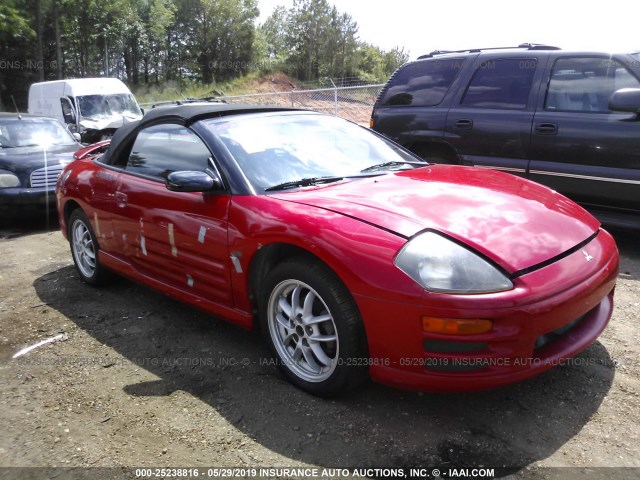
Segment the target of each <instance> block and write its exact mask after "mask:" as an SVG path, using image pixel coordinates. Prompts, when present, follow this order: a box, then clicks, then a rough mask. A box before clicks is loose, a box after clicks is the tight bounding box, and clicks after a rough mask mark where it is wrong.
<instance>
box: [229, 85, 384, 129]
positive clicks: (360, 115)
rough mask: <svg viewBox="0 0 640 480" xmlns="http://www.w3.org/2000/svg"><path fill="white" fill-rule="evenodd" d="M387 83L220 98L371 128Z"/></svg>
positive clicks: (230, 101) (231, 101)
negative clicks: (319, 114)
mask: <svg viewBox="0 0 640 480" xmlns="http://www.w3.org/2000/svg"><path fill="white" fill-rule="evenodd" d="M383 86H384V84H376V85H364V86H355V87H332V88H319V89H315V90H292V91H290V92H274V93H255V94H247V95H229V96H222V97H219V100H223V101H225V102H227V103H250V104H255V105H269V106H278V107H294V108H307V109H310V110H315V111H318V112H323V113H328V114H331V115H337V116H339V117H342V118H346V119H347V120H351V121H353V122H356V123H359V124H362V125H369V118H370V117H371V110H372V108H373V104H374V102H375V101H376V98H377V96H378V93H380V90H381V89H382V87H383Z"/></svg>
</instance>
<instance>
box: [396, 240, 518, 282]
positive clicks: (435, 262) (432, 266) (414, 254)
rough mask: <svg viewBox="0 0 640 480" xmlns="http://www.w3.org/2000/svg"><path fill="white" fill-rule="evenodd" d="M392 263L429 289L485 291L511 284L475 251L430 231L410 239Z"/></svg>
mask: <svg viewBox="0 0 640 480" xmlns="http://www.w3.org/2000/svg"><path fill="white" fill-rule="evenodd" d="M395 264H396V265H397V266H398V268H400V270H402V271H403V272H404V273H406V274H407V275H409V276H410V277H411V278H413V279H414V280H415V281H416V282H418V283H419V284H420V285H422V286H423V287H424V288H426V289H427V290H429V291H432V292H442V293H463V294H464V293H467V294H469V293H489V292H502V291H504V290H510V289H511V288H513V283H511V280H509V279H508V278H507V277H506V276H505V275H504V274H503V273H502V272H501V271H500V270H498V269H497V268H496V267H495V266H494V265H492V264H491V263H489V262H488V261H486V260H485V259H484V258H482V257H480V256H479V255H478V254H476V253H474V252H472V251H471V250H468V249H467V248H465V247H463V246H461V245H459V244H457V243H455V242H454V241H452V240H449V239H448V238H445V237H443V236H442V235H439V234H437V233H434V232H425V233H422V234H420V235H417V236H416V237H414V238H412V239H411V240H409V241H408V242H407V244H406V245H405V246H404V247H402V250H400V253H398V255H397V256H396V259H395Z"/></svg>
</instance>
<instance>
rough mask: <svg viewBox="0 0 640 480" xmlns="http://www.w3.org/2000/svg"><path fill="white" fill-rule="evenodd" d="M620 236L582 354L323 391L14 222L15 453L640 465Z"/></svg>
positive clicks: (215, 325) (632, 255) (8, 304)
mask: <svg viewBox="0 0 640 480" xmlns="http://www.w3.org/2000/svg"><path fill="white" fill-rule="evenodd" d="M616 239H617V241H618V244H619V247H620V251H621V254H622V263H621V270H620V276H619V281H618V286H617V291H616V307H615V312H614V316H613V319H612V321H611V323H610V325H609V327H608V328H607V329H606V331H605V332H604V334H603V335H602V336H601V337H600V339H599V341H597V342H596V343H595V344H593V345H592V346H590V347H589V348H588V349H587V350H585V351H584V352H583V353H582V354H580V355H579V356H578V357H576V359H575V360H574V361H573V362H570V363H568V364H565V365H562V366H559V367H557V368H555V369H553V370H552V371H549V372H547V373H545V374H543V375H541V376H539V377H537V378H534V379H531V380H528V381H525V382H522V383H520V384H517V385H513V386H509V387H505V388H500V389H496V390H493V391H488V392H481V393H473V394H446V395H445V394H422V393H413V392H404V391H400V390H394V389H390V388H386V387H383V386H380V385H376V384H373V383H370V384H368V385H366V386H365V387H363V388H362V389H360V390H358V391H356V392H353V393H351V394H349V395H348V396H346V397H344V398H340V399H336V400H321V399H318V398H314V397H312V396H310V395H307V394H305V393H303V392H300V391H298V390H296V389H295V388H293V387H292V386H290V385H289V384H288V383H286V382H285V381H284V379H283V377H281V375H280V374H279V373H278V371H277V370H276V369H275V368H274V367H273V366H272V365H270V364H269V362H267V361H266V359H267V358H268V353H267V350H266V348H265V347H264V346H263V344H262V342H261V340H260V338H258V336H257V335H255V334H252V333H248V332H246V331H244V330H242V329H240V328H238V327H235V326H232V325H230V324H227V323H225V322H224V321H221V320H218V319H215V318H212V317H210V316H207V315H205V314H203V313H201V312H199V311H198V310H195V309H193V308H190V307H188V306H185V305H183V304H180V303H178V302H175V301H173V300H171V299H168V298H166V297H164V296H162V295H160V294H158V293H156V292H154V291H152V290H149V289H148V288H145V287H142V286H139V285H137V284H134V283H131V282H129V281H127V280H119V281H117V282H116V283H115V284H113V285H112V286H109V287H107V288H104V289H99V290H98V289H94V288H92V287H89V286H87V285H85V284H83V283H82V282H81V281H80V280H79V278H78V275H77V274H76V272H75V269H74V267H73V265H72V260H71V256H70V253H69V248H68V244H67V243H66V242H65V241H64V239H63V237H62V235H61V234H60V233H59V232H58V231H56V230H51V231H46V229H43V228H40V227H39V226H38V225H35V226H34V225H10V226H5V227H0V291H1V292H2V295H1V296H0V387H1V388H0V425H2V430H1V431H2V435H1V436H0V467H28V466H36V467H54V466H55V467H203V468H204V467H214V466H215V467H236V468H257V469H259V468H266V467H282V468H294V467H296V468H297V467H299V468H303V467H308V468H319V469H320V471H321V469H323V468H327V469H328V468H349V469H352V468H373V467H385V468H404V469H405V471H408V469H409V468H417V467H439V468H441V469H446V468H472V467H476V468H477V467H485V468H494V469H496V472H495V473H496V475H498V476H504V475H508V476H511V477H513V478H556V477H553V475H554V472H556V473H558V472H560V473H561V475H560V473H559V475H560V476H559V477H558V478H562V477H563V476H565V477H566V476H567V474H568V472H573V473H572V475H573V474H575V478H583V477H584V476H585V475H588V474H591V475H593V474H594V472H598V471H599V470H598V469H596V470H586V468H591V467H635V468H627V469H624V470H623V469H614V470H606V473H607V475H606V477H603V478H607V477H611V476H615V475H620V477H619V478H638V477H639V476H640V447H639V445H640V441H639V440H638V436H639V435H640V408H639V405H640V401H639V394H640V369H639V358H640V356H639V355H638V354H639V352H640V339H639V333H638V331H639V329H638V316H639V312H640V248H639V247H638V243H637V241H636V239H635V238H634V235H631V234H621V233H619V234H616ZM59 335H62V337H61V338H60V339H59V340H58V341H57V342H55V343H51V344H48V345H43V346H41V347H39V348H37V349H35V350H33V351H31V352H30V353H28V354H27V355H24V356H23V357H21V358H19V359H15V360H14V359H12V356H13V354H15V353H16V352H17V351H18V350H20V349H21V348H23V347H25V346H28V345H32V344H34V343H36V342H38V341H41V340H43V339H47V338H50V337H53V336H59ZM546 467H574V468H577V469H576V470H563V469H548V468H546ZM25 472H26V471H25V470H13V469H7V468H0V477H3V476H4V477H5V478H20V477H24V476H28V475H25ZM111 472H112V473H113V471H111ZM589 472H590V473H589ZM363 473H365V474H367V475H368V476H384V474H379V473H380V472H375V471H374V472H372V471H368V472H363ZM12 475H13V477H12ZM129 475H130V476H131V473H130V474H129ZM35 476H36V475H35V474H34V476H33V478H35ZM53 476H55V475H53ZM273 476H274V477H292V478H293V477H296V475H290V474H287V472H284V474H283V473H282V472H275V473H274V475H273ZM62 477H63V476H59V477H58V478H62ZM103 478H104V477H103ZM171 478H174V477H171ZM443 478H446V477H445V475H443ZM588 478H595V477H593V476H590V477H588ZM598 478H600V477H598Z"/></svg>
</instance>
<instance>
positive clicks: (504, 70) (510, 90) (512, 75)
mask: <svg viewBox="0 0 640 480" xmlns="http://www.w3.org/2000/svg"><path fill="white" fill-rule="evenodd" d="M536 65H537V60H536V59H535V58H510V59H501V60H488V61H486V62H484V63H482V64H481V65H480V66H479V67H478V69H477V70H476V72H475V74H474V75H473V78H472V79H471V82H470V83H469V86H468V87H467V91H466V92H465V94H464V97H463V98H462V102H461V103H462V105H465V106H467V107H477V108H500V109H509V110H517V109H524V108H527V103H529V93H530V92H531V85H532V83H533V75H534V74H535V72H536Z"/></svg>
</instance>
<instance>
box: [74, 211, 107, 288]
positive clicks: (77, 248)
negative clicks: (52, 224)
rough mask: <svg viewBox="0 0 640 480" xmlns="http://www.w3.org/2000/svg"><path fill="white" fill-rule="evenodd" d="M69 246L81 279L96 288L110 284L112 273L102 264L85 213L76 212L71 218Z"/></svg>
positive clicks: (98, 249) (96, 241) (97, 246)
mask: <svg viewBox="0 0 640 480" xmlns="http://www.w3.org/2000/svg"><path fill="white" fill-rule="evenodd" d="M68 225H69V231H68V235H67V236H68V238H69V245H70V246H71V255H72V256H73V262H74V263H75V265H76V270H77V271H78V273H79V274H80V278H81V279H82V280H83V281H84V282H86V283H88V284H89V285H92V286H94V287H97V286H100V285H104V284H106V283H108V281H109V279H110V277H111V273H110V272H109V271H108V270H106V269H105V268H104V267H103V266H102V265H101V264H100V258H99V255H98V254H99V252H100V245H99V244H98V240H97V238H96V236H95V234H94V233H93V228H91V224H90V223H89V219H88V218H87V216H86V215H85V213H84V212H83V211H82V210H80V209H77V210H74V211H73V212H72V213H71V215H70V216H69V222H68Z"/></svg>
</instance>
